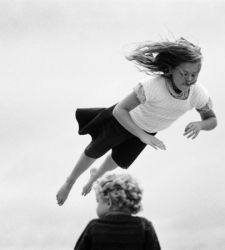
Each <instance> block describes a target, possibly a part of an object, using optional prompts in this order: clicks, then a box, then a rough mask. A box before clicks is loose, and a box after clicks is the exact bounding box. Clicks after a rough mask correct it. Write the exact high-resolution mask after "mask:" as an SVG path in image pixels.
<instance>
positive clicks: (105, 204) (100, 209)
mask: <svg viewBox="0 0 225 250" xmlns="http://www.w3.org/2000/svg"><path fill="white" fill-rule="evenodd" d="M96 201H97V208H96V212H97V215H98V217H100V218H101V217H103V216H105V215H106V214H107V213H109V212H110V207H111V203H110V202H109V201H107V200H103V199H102V198H101V196H99V195H96Z"/></svg>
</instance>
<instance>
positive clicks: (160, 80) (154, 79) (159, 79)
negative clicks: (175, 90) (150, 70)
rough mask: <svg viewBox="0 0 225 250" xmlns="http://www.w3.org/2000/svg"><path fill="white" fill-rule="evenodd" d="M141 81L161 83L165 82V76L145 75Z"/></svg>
mask: <svg viewBox="0 0 225 250" xmlns="http://www.w3.org/2000/svg"><path fill="white" fill-rule="evenodd" d="M140 82H141V83H145V84H159V83H164V82H165V78H164V77H163V76H161V75H149V76H146V77H144V78H143V79H142V80H141V81H140Z"/></svg>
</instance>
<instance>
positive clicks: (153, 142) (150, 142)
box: [140, 133, 166, 150]
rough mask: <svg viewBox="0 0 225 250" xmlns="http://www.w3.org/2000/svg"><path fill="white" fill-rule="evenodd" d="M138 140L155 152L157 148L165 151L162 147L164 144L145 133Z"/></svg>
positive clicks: (164, 147)
mask: <svg viewBox="0 0 225 250" xmlns="http://www.w3.org/2000/svg"><path fill="white" fill-rule="evenodd" d="M140 140H141V141H142V142H143V143H145V144H148V145H150V146H151V147H153V148H154V149H156V150H157V149H158V148H159V149H162V150H166V146H165V145H164V143H163V142H162V141H160V140H159V139H158V138H156V137H155V136H152V135H149V134H147V133H146V134H145V135H144V136H143V137H142V138H140Z"/></svg>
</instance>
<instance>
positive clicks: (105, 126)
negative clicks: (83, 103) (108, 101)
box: [75, 105, 146, 168]
mask: <svg viewBox="0 0 225 250" xmlns="http://www.w3.org/2000/svg"><path fill="white" fill-rule="evenodd" d="M114 107H115V105H113V106H111V107H109V108H81V109H80V108H79V109H77V110H76V114H75V116H76V120H77V122H78V125H79V130H78V133H79V134H80V135H85V134H89V135H91V137H92V141H91V142H90V144H89V145H88V146H87V147H86V149H85V151H84V152H85V154H86V155H87V156H89V157H91V158H95V159H97V158H99V157H101V156H102V155H104V154H105V153H106V152H107V151H109V150H112V153H111V156H112V159H113V160H114V161H115V162H116V164H117V165H118V166H120V167H122V168H128V167H129V166H130V165H131V164H132V163H133V162H134V160H135V159H136V158H137V156H138V155H139V154H140V153H141V151H142V150H143V149H144V148H145V146H146V144H145V143H143V142H142V141H141V140H140V139H139V138H138V137H136V136H134V135H133V134H131V133H130V132H129V131H128V130H126V129H125V128H124V127H123V126H122V125H121V124H120V123H119V122H118V121H117V120H116V119H115V117H114V116H113V115H112V111H113V109H114Z"/></svg>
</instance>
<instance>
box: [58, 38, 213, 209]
mask: <svg viewBox="0 0 225 250" xmlns="http://www.w3.org/2000/svg"><path fill="white" fill-rule="evenodd" d="M127 59H128V60H130V61H134V62H135V63H136V64H137V65H138V66H139V67H140V68H141V69H142V70H143V71H145V72H146V73H147V74H148V75H149V77H148V78H147V79H146V80H144V81H142V82H140V83H139V84H138V85H137V86H136V87H135V88H134V89H133V91H132V92H131V93H130V94H129V95H127V96H126V97H125V98H124V99H123V100H121V101H120V102H119V103H118V104H116V105H114V106H112V107H110V108H90V109H77V110H76V119H77V121H78V124H79V134H81V135H84V134H89V135H91V137H92V141H91V142H90V144H89V145H88V146H87V147H86V148H85V150H84V152H83V153H82V155H81V157H80V159H79V160H78V161H77V163H76V165H75V167H74V169H73V171H72V172H71V174H70V175H69V177H68V178H67V180H66V182H65V183H64V184H63V186H62V187H61V188H60V190H59V191H58V193H57V201H58V204H59V205H62V204H63V203H64V202H65V200H66V199H67V196H68V194H69V192H70V190H71V188H72V186H73V184H74V183H75V181H76V180H77V178H78V177H79V176H80V175H81V174H82V173H83V172H84V171H85V170H87V169H88V168H89V167H90V166H91V164H92V163H93V162H94V161H95V160H96V159H97V158H99V157H101V156H103V155H104V154H105V153H106V152H107V151H109V150H111V154H109V155H108V156H107V157H106V159H105V161H104V162H103V163H102V165H101V166H100V168H99V169H98V170H97V171H96V173H95V174H94V175H91V177H90V180H89V181H88V183H87V184H86V185H85V186H84V188H83V191H82V194H83V195H86V194H87V193H88V192H90V190H91V187H92V185H93V183H94V182H95V181H96V180H97V179H98V178H99V177H100V176H102V175H103V174H104V173H105V172H107V171H110V170H113V169H115V168H117V167H118V166H119V167H121V168H125V169H126V168H128V167H129V166H130V165H131V164H132V163H133V162H134V160H135V159H136V158H137V156H138V155H139V154H140V153H141V151H142V150H143V149H144V148H145V146H146V145H150V146H151V147H153V148H154V149H161V150H165V149H166V147H165V145H164V143H163V142H162V141H160V140H159V139H158V138H157V137H156V136H155V135H156V133H157V132H159V131H161V130H163V129H166V128H168V127H169V126H170V125H171V124H172V123H173V122H175V121H176V120H177V119H178V118H179V117H181V116H182V115H183V114H184V113H186V112H187V111H188V110H191V109H196V110H197V112H198V113H199V114H200V117H201V120H200V121H194V122H190V123H189V124H188V125H187V126H186V127H185V129H184V136H187V138H191V139H195V138H196V137H197V136H198V134H199V132H200V131H201V130H212V129H214V128H215V127H216V125H217V119H216V116H215V114H214V112H213V110H212V101H211V98H210V96H209V94H208V92H207V90H206V89H205V88H204V87H203V86H202V85H201V84H200V83H198V82H197V80H198V75H199V72H200V70H201V66H202V54H201V49H200V48H199V47H198V46H196V45H194V44H192V43H190V42H189V41H187V40H186V39H184V38H180V39H178V40H176V41H174V42H171V41H162V42H145V43H142V44H141V45H140V46H138V47H137V48H136V49H135V50H134V51H133V52H132V53H131V54H130V55H129V56H128V57H127Z"/></svg>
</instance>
